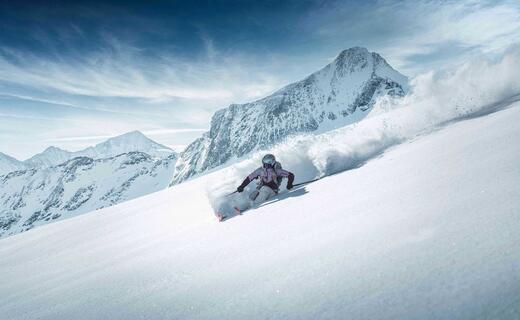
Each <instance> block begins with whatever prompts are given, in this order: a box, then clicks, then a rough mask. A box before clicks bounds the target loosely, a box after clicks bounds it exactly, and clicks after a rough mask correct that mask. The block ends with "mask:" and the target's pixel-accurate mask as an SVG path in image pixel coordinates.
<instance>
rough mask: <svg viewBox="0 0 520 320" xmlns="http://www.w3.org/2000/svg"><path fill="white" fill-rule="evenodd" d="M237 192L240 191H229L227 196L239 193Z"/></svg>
mask: <svg viewBox="0 0 520 320" xmlns="http://www.w3.org/2000/svg"><path fill="white" fill-rule="evenodd" d="M237 192H238V191H237V190H235V191H233V192H231V193H228V194H226V197H229V196H231V195H233V194H235V193H237Z"/></svg>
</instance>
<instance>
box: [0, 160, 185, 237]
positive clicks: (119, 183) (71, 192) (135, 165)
mask: <svg viewBox="0 0 520 320" xmlns="http://www.w3.org/2000/svg"><path fill="white" fill-rule="evenodd" d="M176 161H177V155H176V154H175V153H172V154H170V156H168V157H166V158H163V159H154V158H152V157H151V156H150V155H148V154H146V153H143V152H128V153H123V154H120V155H117V156H115V157H110V158H103V159H92V158H88V157H76V158H74V159H71V160H68V161H66V162H64V163H62V164H60V165H57V166H52V167H43V168H32V169H27V170H22V171H14V172H10V173H8V174H6V175H3V176H0V203H1V204H2V206H1V207H0V237H2V236H5V235H10V234H16V233H18V232H21V231H25V230H28V229H31V228H33V227H34V226H37V225H41V224H45V223H48V222H49V221H56V220H61V219H64V218H69V217H72V216H75V215H78V214H81V213H85V212H89V211H92V210H96V209H99V208H103V207H108V206H111V205H114V204H117V203H120V202H123V201H126V200H130V199H133V198H136V197H139V196H142V195H145V194H148V193H152V192H155V191H159V190H162V189H164V188H167V187H168V184H169V183H170V181H171V177H172V175H173V170H174V165H175V162H176Z"/></svg>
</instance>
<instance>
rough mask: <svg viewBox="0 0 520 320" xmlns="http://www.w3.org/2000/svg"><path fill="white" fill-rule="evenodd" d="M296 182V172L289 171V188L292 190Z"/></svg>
mask: <svg viewBox="0 0 520 320" xmlns="http://www.w3.org/2000/svg"><path fill="white" fill-rule="evenodd" d="M293 182H294V174H293V173H292V172H289V176H288V177H287V190H291V189H292V187H293V185H292V184H293Z"/></svg>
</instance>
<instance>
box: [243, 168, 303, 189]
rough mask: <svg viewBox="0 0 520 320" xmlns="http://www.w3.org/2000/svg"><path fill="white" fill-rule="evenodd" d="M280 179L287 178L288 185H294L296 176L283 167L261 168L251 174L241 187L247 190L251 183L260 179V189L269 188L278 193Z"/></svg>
mask: <svg viewBox="0 0 520 320" xmlns="http://www.w3.org/2000/svg"><path fill="white" fill-rule="evenodd" d="M278 177H283V178H287V179H288V181H287V185H292V183H293V181H294V174H293V173H292V172H289V171H287V170H284V169H282V168H281V167H277V166H275V167H274V168H264V167H260V168H258V169H256V170H255V171H253V172H251V173H250V174H249V175H248V176H247V177H246V178H245V179H244V181H243V182H242V184H241V185H240V187H241V188H242V189H243V188H245V187H246V186H247V185H248V184H249V183H250V182H251V181H253V180H254V179H257V178H259V179H260V181H259V184H258V187H262V186H268V187H269V188H271V189H273V190H274V191H275V192H277V191H278V187H279V185H278Z"/></svg>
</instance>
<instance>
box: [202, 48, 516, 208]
mask: <svg viewBox="0 0 520 320" xmlns="http://www.w3.org/2000/svg"><path fill="white" fill-rule="evenodd" d="M518 70H520V46H515V47H511V48H510V49H508V50H507V51H506V52H505V53H504V54H503V56H502V57H501V58H500V59H498V60H495V61H493V60H489V59H485V58H481V59H478V60H475V61H472V62H469V63H467V64H464V65H461V66H459V67H458V68H456V69H454V70H449V71H443V72H429V73H426V74H423V75H421V76H418V77H416V78H415V79H413V80H412V82H411V91H410V93H409V94H408V95H407V96H406V97H404V98H402V99H399V100H394V99H388V98H382V99H380V100H379V101H378V102H377V103H376V105H375V106H374V108H373V109H372V111H371V113H370V115H369V116H368V117H367V118H365V119H364V120H362V121H360V122H358V123H356V124H353V125H350V126H347V127H343V128H340V129H337V130H334V131H330V132H326V133H323V134H320V135H300V136H293V137H290V138H288V139H286V141H285V142H283V143H280V144H278V145H276V146H274V147H273V148H272V149H270V150H268V151H261V152H257V153H255V154H253V155H252V156H251V157H250V158H249V159H247V160H244V161H241V162H239V163H236V164H233V165H231V166H229V167H226V168H224V169H223V170H220V171H218V172H215V173H214V174H211V175H210V177H208V178H209V181H208V182H209V184H208V185H209V188H208V189H207V194H208V198H209V199H210V202H211V204H212V206H213V207H214V208H217V207H218V206H219V205H221V203H222V202H223V201H225V200H224V195H225V194H226V193H229V192H232V191H234V190H235V189H236V186H238V185H239V184H240V183H241V181H242V179H243V178H244V177H245V176H246V175H247V174H249V173H250V172H251V171H252V170H254V169H256V168H257V167H258V166H259V165H260V163H261V162H260V160H261V157H262V156H263V154H265V153H266V152H269V153H273V154H275V155H276V157H277V159H279V160H280V162H281V163H282V165H283V166H284V168H286V169H288V170H290V171H292V172H294V174H295V175H296V181H295V182H296V183H298V182H302V181H306V180H310V179H313V178H316V177H324V176H327V175H331V174H334V173H337V172H341V171H345V170H349V169H353V168H356V167H359V166H361V165H362V164H363V163H364V162H366V161H367V160H369V159H371V158H373V157H374V156H377V155H379V154H381V153H383V152H384V151H385V150H386V149H387V148H389V147H391V146H394V145H396V144H399V143H402V142H404V141H407V140H410V139H412V138H414V137H416V136H417V135H421V134H425V133H428V132H430V131H432V130H435V129H437V128H439V127H441V126H442V125H445V124H446V123H450V122H454V121H460V120H464V119H467V118H471V117H475V116H481V115H484V114H487V113H490V112H494V111H497V110H499V109H500V108H504V107H507V106H508V105H510V104H511V103H512V102H513V101H517V100H520V74H518ZM252 184H253V183H252Z"/></svg>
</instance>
